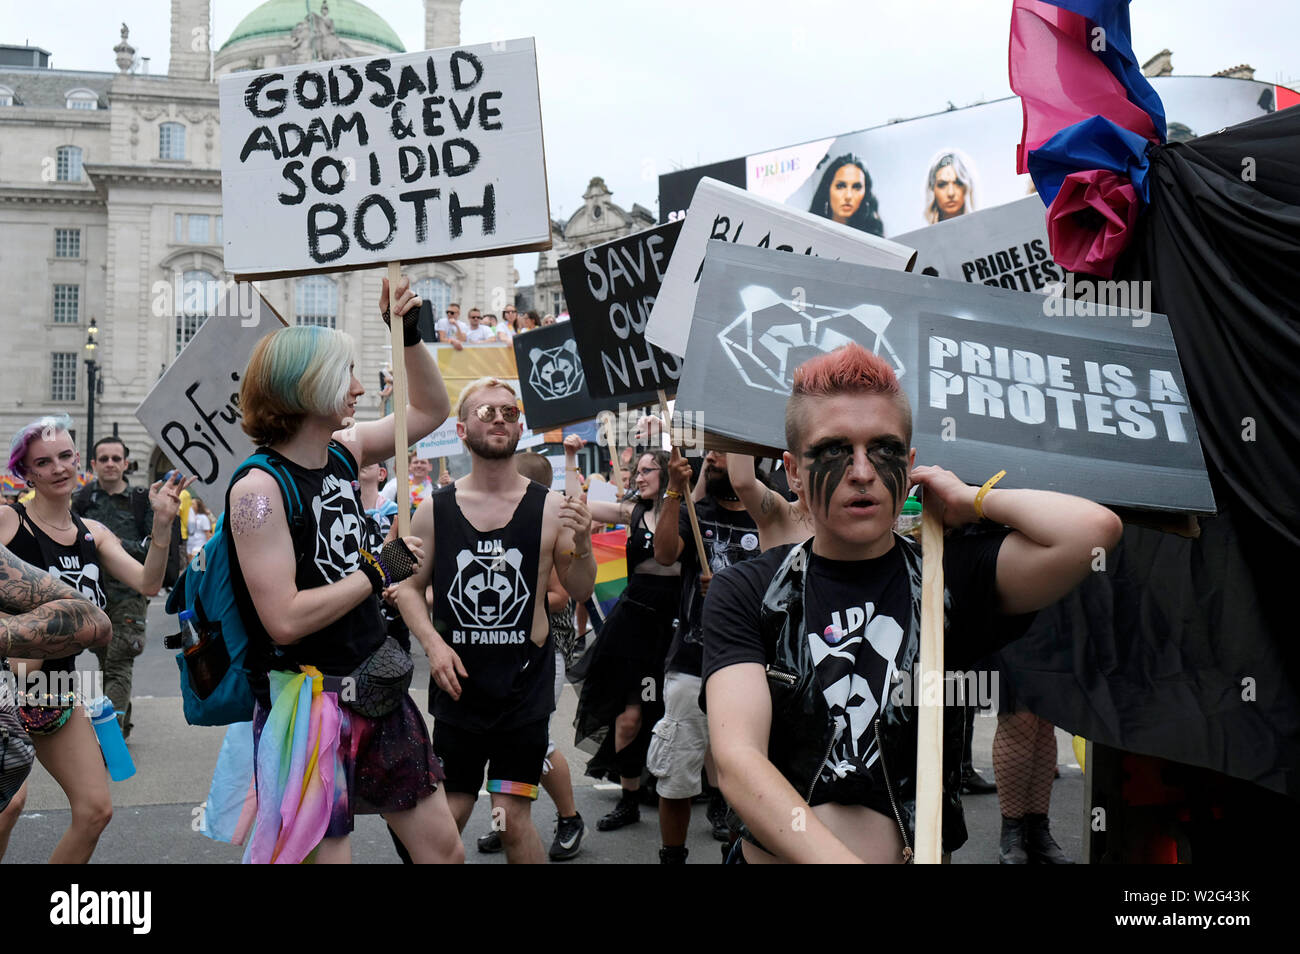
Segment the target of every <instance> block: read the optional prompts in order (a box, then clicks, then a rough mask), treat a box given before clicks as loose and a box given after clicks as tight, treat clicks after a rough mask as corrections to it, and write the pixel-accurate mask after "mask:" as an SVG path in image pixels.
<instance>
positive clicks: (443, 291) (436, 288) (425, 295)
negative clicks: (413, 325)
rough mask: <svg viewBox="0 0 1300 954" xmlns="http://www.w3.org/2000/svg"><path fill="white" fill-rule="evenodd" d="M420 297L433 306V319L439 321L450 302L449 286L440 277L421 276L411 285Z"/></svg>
mask: <svg viewBox="0 0 1300 954" xmlns="http://www.w3.org/2000/svg"><path fill="white" fill-rule="evenodd" d="M411 290H412V291H414V292H415V293H416V294H417V295H419V296H420V298H421V299H422V300H424V301H427V302H428V303H429V304H430V305H432V306H433V320H434V321H435V322H437V321H441V320H442V318H443V317H445V316H446V314H447V305H448V304H449V303H450V302H451V286H450V285H448V284H447V283H446V282H444V281H443V280H442V279H440V278H421V279H420V280H419V281H418V282H416V283H415V284H414V285H413V286H411Z"/></svg>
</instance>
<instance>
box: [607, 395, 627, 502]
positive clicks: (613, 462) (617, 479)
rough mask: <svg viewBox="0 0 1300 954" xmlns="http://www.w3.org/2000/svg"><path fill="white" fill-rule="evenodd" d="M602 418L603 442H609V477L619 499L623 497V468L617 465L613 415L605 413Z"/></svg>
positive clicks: (616, 442) (616, 439)
mask: <svg viewBox="0 0 1300 954" xmlns="http://www.w3.org/2000/svg"><path fill="white" fill-rule="evenodd" d="M602 416H603V417H604V418H605V440H606V441H608V442H609V464H610V468H611V470H610V476H612V477H613V478H614V487H615V489H616V490H617V491H618V495H619V496H620V497H621V496H623V468H622V467H620V466H619V463H618V438H617V437H616V436H615V433H614V415H613V414H609V413H606V414H604V415H602Z"/></svg>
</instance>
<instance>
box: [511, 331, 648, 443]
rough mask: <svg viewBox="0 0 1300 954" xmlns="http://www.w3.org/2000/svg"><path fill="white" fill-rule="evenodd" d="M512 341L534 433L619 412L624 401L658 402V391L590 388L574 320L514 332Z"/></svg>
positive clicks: (638, 404) (632, 403) (626, 404)
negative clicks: (609, 393)
mask: <svg viewBox="0 0 1300 954" xmlns="http://www.w3.org/2000/svg"><path fill="white" fill-rule="evenodd" d="M514 346H515V366H516V368H517V369H518V372H519V396H520V397H521V398H522V399H523V402H524V411H525V412H527V414H528V426H529V428H530V429H531V430H532V431H534V432H535V433H541V432H543V431H548V430H551V429H553V428H556V427H563V426H564V425H566V424H573V423H575V422H577V421H589V420H591V419H592V418H594V417H595V416H596V415H597V414H599V413H600V412H601V411H613V412H615V413H617V412H618V411H619V410H620V407H622V408H624V409H625V408H628V407H643V406H645V405H647V404H655V403H657V402H658V396H657V395H656V393H655V392H654V391H645V392H641V393H638V394H628V395H621V396H619V397H617V398H593V397H592V395H591V393H590V392H589V391H588V390H587V375H586V374H585V372H584V369H583V366H582V361H581V360H580V359H579V357H578V344H577V342H576V341H575V340H574V338H573V328H572V325H571V323H570V322H561V323H560V324H555V325H547V326H546V327H544V328H537V329H535V330H533V331H529V332H527V333H525V334H520V335H515V340H514Z"/></svg>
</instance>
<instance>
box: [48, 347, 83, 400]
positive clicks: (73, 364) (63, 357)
mask: <svg viewBox="0 0 1300 954" xmlns="http://www.w3.org/2000/svg"><path fill="white" fill-rule="evenodd" d="M50 358H51V361H50V400H51V401H75V400H76V399H77V353H76V352H75V351H56V352H54V353H53V354H52V355H50Z"/></svg>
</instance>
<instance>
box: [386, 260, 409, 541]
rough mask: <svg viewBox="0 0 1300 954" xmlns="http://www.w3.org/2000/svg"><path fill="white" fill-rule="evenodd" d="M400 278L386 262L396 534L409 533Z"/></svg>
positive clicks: (396, 265)
mask: <svg viewBox="0 0 1300 954" xmlns="http://www.w3.org/2000/svg"><path fill="white" fill-rule="evenodd" d="M401 280H402V263H401V262H389V263H388V308H389V322H388V333H389V335H390V336H391V338H392V342H393V456H394V458H395V460H394V463H395V464H396V465H397V467H396V470H397V476H396V480H397V495H396V497H397V535H398V536H399V537H405V536H407V535H409V534H410V532H411V489H410V484H409V483H408V481H409V476H408V473H407V463H408V461H407V459H406V442H407V441H406V349H405V347H404V346H403V339H404V338H405V333H404V332H403V330H402V319H401V318H399V317H397V309H396V308H395V307H394V306H395V305H396V304H397V283H398V282H400V281H401Z"/></svg>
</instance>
